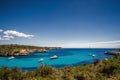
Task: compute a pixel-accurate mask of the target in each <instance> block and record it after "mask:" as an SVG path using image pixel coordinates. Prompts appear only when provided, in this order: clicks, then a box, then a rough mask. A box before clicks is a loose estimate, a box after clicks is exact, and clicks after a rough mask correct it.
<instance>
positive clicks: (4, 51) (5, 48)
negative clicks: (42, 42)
mask: <svg viewBox="0 0 120 80" xmlns="http://www.w3.org/2000/svg"><path fill="white" fill-rule="evenodd" d="M53 49H55V50H56V49H61V47H38V46H28V45H17V44H9V45H0V56H25V55H29V54H32V53H35V52H41V53H42V52H48V51H49V50H53Z"/></svg>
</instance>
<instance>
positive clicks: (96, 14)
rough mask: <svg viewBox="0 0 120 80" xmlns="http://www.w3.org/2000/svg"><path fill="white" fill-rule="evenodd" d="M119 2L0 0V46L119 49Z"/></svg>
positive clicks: (112, 0) (92, 0)
mask: <svg viewBox="0 0 120 80" xmlns="http://www.w3.org/2000/svg"><path fill="white" fill-rule="evenodd" d="M119 34H120V1H119V0H0V44H26V45H37V46H61V47H89V46H92V47H120V35H119Z"/></svg>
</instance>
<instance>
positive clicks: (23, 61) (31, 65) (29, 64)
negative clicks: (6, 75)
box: [0, 48, 115, 70]
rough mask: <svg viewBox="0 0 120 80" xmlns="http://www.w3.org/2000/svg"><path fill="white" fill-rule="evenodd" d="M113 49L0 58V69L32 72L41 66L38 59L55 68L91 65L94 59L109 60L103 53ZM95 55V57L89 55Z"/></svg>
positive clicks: (68, 49) (64, 51) (78, 50)
mask: <svg viewBox="0 0 120 80" xmlns="http://www.w3.org/2000/svg"><path fill="white" fill-rule="evenodd" d="M112 50H115V49H103V48H102V49H85V48H79V49H78V48H63V49H61V50H51V51H49V52H47V53H34V54H31V55H28V56H19V57H15V59H13V60H8V57H0V67H2V66H8V67H19V68H22V69H23V70H34V69H36V68H37V67H39V66H40V65H41V62H40V61H39V60H40V58H43V59H44V64H46V65H51V66H54V67H56V68H61V67H64V66H76V65H82V64H83V63H86V64H91V63H92V62H93V60H94V59H100V60H102V59H104V58H111V57H113V56H112V55H105V54H104V52H105V51H112ZM90 53H92V54H95V57H92V56H90V55H89V54H90ZM53 55H57V56H59V58H58V59H50V57H51V56H53Z"/></svg>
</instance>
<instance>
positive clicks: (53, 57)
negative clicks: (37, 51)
mask: <svg viewBox="0 0 120 80" xmlns="http://www.w3.org/2000/svg"><path fill="white" fill-rule="evenodd" d="M50 58H51V59H56V58H58V56H56V55H54V56H52V57H50Z"/></svg>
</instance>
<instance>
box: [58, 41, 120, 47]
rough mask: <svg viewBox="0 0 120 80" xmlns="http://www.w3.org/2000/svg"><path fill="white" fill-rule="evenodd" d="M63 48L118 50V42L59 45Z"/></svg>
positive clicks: (119, 44)
mask: <svg viewBox="0 0 120 80" xmlns="http://www.w3.org/2000/svg"><path fill="white" fill-rule="evenodd" d="M60 46H62V47H65V48H90V47H91V48H120V40H114V41H101V42H92V43H81V42H72V43H64V44H62V45H60Z"/></svg>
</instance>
